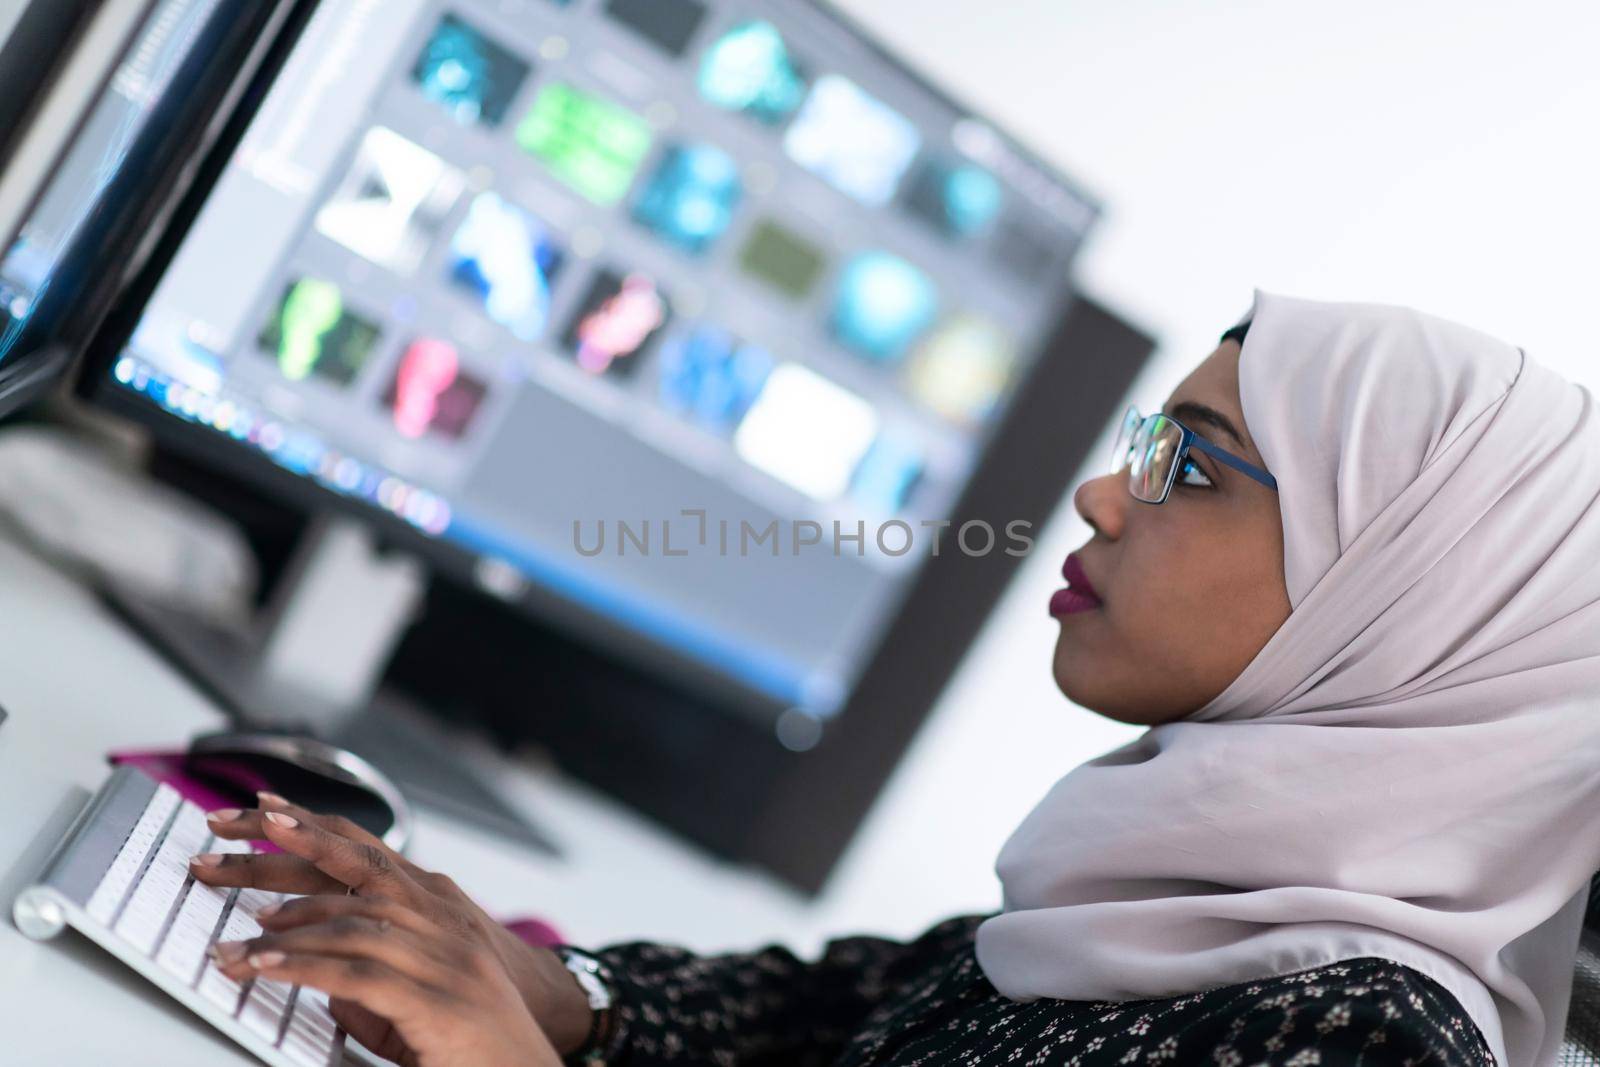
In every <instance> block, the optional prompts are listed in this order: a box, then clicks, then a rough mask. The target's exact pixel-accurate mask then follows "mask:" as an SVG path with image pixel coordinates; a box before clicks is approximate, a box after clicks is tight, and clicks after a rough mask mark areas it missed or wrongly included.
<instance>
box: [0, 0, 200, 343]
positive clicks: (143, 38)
mask: <svg viewBox="0 0 1600 1067" xmlns="http://www.w3.org/2000/svg"><path fill="white" fill-rule="evenodd" d="M219 2H220V0H162V2H161V3H159V4H157V5H155V6H154V7H153V8H152V9H151V11H150V13H149V15H148V16H146V18H145V20H144V22H143V24H142V25H141V26H140V27H139V29H138V31H137V34H136V36H135V38H134V40H133V42H132V45H131V46H130V47H129V48H128V50H127V54H126V56H125V58H123V60H122V62H121V63H119V64H118V66H117V68H116V70H115V71H113V72H112V75H111V78H110V81H109V83H108V84H107V85H106V88H105V92H104V93H103V94H102V95H101V97H100V99H99V100H98V101H96V103H95V105H94V106H93V107H92V108H91V109H90V111H89V113H88V115H87V116H85V118H84V121H83V125H82V127H81V128H80V129H79V131H78V132H77V134H76V136H75V137H74V139H73V141H72V143H71V145H70V146H69V147H68V149H67V152H66V156H65V157H64V158H63V159H62V160H61V162H60V164H59V165H58V166H57V167H56V168H55V169H54V172H53V174H52V177H51V179H50V181H49V183H48V184H47V185H46V186H45V188H44V190H43V192H42V193H41V195H40V197H39V202H38V203H37V204H36V205H34V207H33V209H32V210H31V211H30V212H29V214H28V216H27V218H25V219H24V220H23V223H22V226H21V228H20V229H19V230H18V232H17V234H16V237H15V239H14V240H13V241H12V244H11V246H10V247H9V248H7V249H6V251H5V255H4V257H3V258H0V358H4V357H6V356H9V355H11V354H12V348H13V347H14V342H16V341H17V340H19V339H20V338H21V336H22V331H23V328H24V327H25V326H26V325H27V323H28V320H29V317H30V315H31V314H32V312H33V310H34V308H35V306H36V304H37V301H38V299H39V297H40V296H41V295H42V294H43V291H44V289H45V286H46V285H48V284H49V283H50V282H51V280H52V278H53V276H54V274H55V272H56V268H57V266H59V265H60V263H61V262H62V259H63V256H64V255H65V254H66V252H67V250H68V248H69V246H70V245H71V243H72V239H73V237H74V236H76V235H77V233H78V232H79V230H80V228H81V227H82V226H83V224H84V222H85V220H86V219H88V217H89V215H90V213H91V212H92V211H93V210H94V209H95V207H96V206H97V205H99V204H100V202H101V198H102V194H103V193H104V192H105V191H106V190H107V189H108V188H110V187H111V185H112V184H113V183H115V182H116V181H117V180H118V177H119V171H120V169H121V166H122V162H123V160H124V159H125V157H126V155H127V152H128V149H129V146H130V145H131V144H132V143H133V142H134V139H135V138H136V137H138V136H139V133H140V132H141V131H142V130H143V129H145V125H146V123H147V122H149V121H150V117H151V114H152V112H153V110H154V109H155V106H156V104H157V102H159V101H160V100H161V98H162V94H163V93H165V92H166V90H167V88H168V86H169V85H170V84H171V82H172V78H173V76H174V75H175V74H177V72H178V69H179V67H180V66H181V64H182V62H183V60H184V59H185V58H186V57H187V56H188V54H189V49H190V46H191V44H192V42H193V41H194V39H195V37H196V36H197V35H198V34H199V33H200V31H201V30H202V29H203V28H204V27H205V24H206V20H207V19H209V18H210V17H211V16H212V15H213V14H214V13H215V12H216V9H217V5H218V3H219Z"/></svg>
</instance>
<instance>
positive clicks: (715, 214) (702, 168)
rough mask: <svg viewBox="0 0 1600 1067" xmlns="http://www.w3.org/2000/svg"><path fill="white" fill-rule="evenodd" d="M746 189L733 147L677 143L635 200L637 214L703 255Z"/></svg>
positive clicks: (664, 235)
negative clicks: (724, 147)
mask: <svg viewBox="0 0 1600 1067" xmlns="http://www.w3.org/2000/svg"><path fill="white" fill-rule="evenodd" d="M742 192H743V187H742V186H741V185H740V182H739V165H738V164H737V163H736V162H734V159H733V157H732V156H730V155H729V154H728V153H726V152H724V151H723V150H722V149H720V148H717V147H715V146H713V145H707V144H679V145H673V146H672V147H670V148H668V149H667V152H666V154H665V155H663V156H662V157H661V162H660V163H659V164H658V165H657V166H656V169H655V171H654V172H653V173H652V174H651V176H650V180H649V181H648V182H647V183H646V185H645V187H644V192H643V193H641V194H640V195H639V199H638V200H637V201H635V203H634V205H633V217H634V218H635V219H636V220H637V221H639V222H641V223H643V224H644V225H646V226H648V227H649V228H650V229H651V230H653V231H655V233H656V235H657V236H658V237H660V238H661V239H662V240H664V241H666V242H668V243H669V244H673V245H676V246H677V247H679V248H681V249H683V250H684V251H686V252H691V253H694V254H696V255H698V254H700V253H701V252H704V251H705V250H706V249H707V248H708V247H709V246H710V245H711V243H712V242H713V241H715V240H716V239H717V238H718V237H720V236H722V232H723V231H724V230H726V229H727V228H728V222H729V221H730V220H731V219H732V218H733V210H734V208H735V207H737V206H738V203H739V198H740V196H741V194H742Z"/></svg>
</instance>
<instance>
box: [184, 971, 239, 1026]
mask: <svg viewBox="0 0 1600 1067" xmlns="http://www.w3.org/2000/svg"><path fill="white" fill-rule="evenodd" d="M195 990H196V992H198V993H199V994H200V995H201V996H202V997H204V998H205V999H206V1000H208V1001H210V1002H211V1003H212V1004H214V1005H216V1006H217V1007H219V1008H221V1009H222V1010H223V1011H225V1012H227V1013H228V1014H229V1015H233V1014H235V1013H236V1012H238V1010H239V994H240V993H242V992H244V987H243V986H241V985H240V984H239V983H238V982H235V981H234V980H233V979H232V978H229V977H228V976H227V975H225V974H223V973H222V972H221V971H219V970H217V966H216V964H214V963H211V962H209V961H208V962H207V963H206V967H205V970H204V971H202V972H200V984H199V985H197V986H196V987H195Z"/></svg>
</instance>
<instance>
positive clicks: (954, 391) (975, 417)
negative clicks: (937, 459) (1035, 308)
mask: <svg viewBox="0 0 1600 1067" xmlns="http://www.w3.org/2000/svg"><path fill="white" fill-rule="evenodd" d="M1016 363H1017V351H1016V343H1015V342H1014V341H1013V340H1012V338H1011V337H1010V335H1008V334H1007V333H1006V332H1005V331H1004V330H1003V329H1001V328H1000V327H999V326H998V325H996V324H995V323H994V322H993V321H991V320H990V319H987V318H984V317H982V316H979V315H973V314H967V313H963V314H960V315H953V316H951V317H950V318H949V319H948V320H947V321H945V322H944V323H941V324H940V325H939V327H938V328H937V329H935V330H934V331H933V333H931V334H929V335H928V338H927V340H925V341H924V342H923V343H922V344H920V345H918V346H917V350H916V351H915V352H914V353H913V354H912V356H911V358H910V359H909V360H907V362H906V386H907V389H908V390H909V392H910V393H911V395H912V396H913V397H915V398H916V399H917V400H918V401H919V402H920V403H922V404H923V405H925V406H926V407H927V408H928V409H929V410H931V411H934V412H937V413H938V414H940V415H942V416H944V417H945V418H947V419H949V420H950V421H951V422H954V423H957V424H959V425H962V426H967V427H972V426H976V425H977V424H978V423H980V422H982V421H983V420H985V419H987V418H988V417H989V415H990V413H991V412H993V410H994V406H995V403H996V402H997V401H998V400H999V397H1000V394H1001V393H1002V392H1003V391H1004V390H1005V387H1006V384H1007V383H1008V382H1009V381H1010V380H1011V374H1012V371H1013V368H1014V367H1015V366H1016Z"/></svg>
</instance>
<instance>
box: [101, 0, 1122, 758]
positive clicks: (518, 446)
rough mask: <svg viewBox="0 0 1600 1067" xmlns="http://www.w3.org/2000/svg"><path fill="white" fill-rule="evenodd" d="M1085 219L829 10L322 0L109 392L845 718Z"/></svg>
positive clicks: (644, 641)
mask: <svg viewBox="0 0 1600 1067" xmlns="http://www.w3.org/2000/svg"><path fill="white" fill-rule="evenodd" d="M1097 214H1098V207H1097V206H1096V204H1095V203H1094V202H1093V201H1092V200H1091V199H1090V198H1088V197H1087V196H1085V195H1084V194H1083V193H1082V192H1081V191H1079V190H1078V189H1077V188H1076V187H1075V186H1074V185H1072V184H1071V183H1070V182H1068V181H1066V180H1065V179H1063V178H1062V177H1060V176H1059V175H1057V174H1055V173H1054V172H1053V171H1051V170H1050V169H1049V168H1048V167H1046V166H1044V165H1042V164H1041V163H1040V162H1039V161H1038V160H1036V159H1034V158H1032V157H1031V156H1029V155H1028V154H1027V153H1025V152H1024V151H1022V150H1021V149H1019V148H1018V147H1017V145H1016V144H1015V143H1014V142H1012V141H1011V140H1010V139H1008V138H1007V137H1006V136H1004V135H1003V134H1002V133H1000V132H999V131H997V130H996V129H995V128H994V127H993V126H992V125H990V124H989V123H986V122H985V121H984V120H982V119H981V118H978V117H975V116H973V115H971V114H969V113H967V112H965V111H963V110H962V109H961V108H960V107H959V106H958V105H956V104H954V103H952V102H951V101H950V100H948V99H947V98H945V97H944V96H943V95H942V94H940V93H939V92H937V91H936V90H934V89H933V88H931V87H930V86H928V85H927V84H926V83H924V82H923V81H922V80H920V79H919V78H918V77H916V76H915V75H914V74H912V73H911V72H910V71H909V70H907V69H906V68H905V67H904V66H903V65H901V64H899V63H897V62H895V61H893V60H892V59H891V58H889V57H888V56H886V55H885V54H884V53H883V52H882V51H881V50H879V49H878V48H877V47H875V46H874V45H873V44H872V43H870V42H869V41H867V40H866V39H864V38H863V37H862V36H861V35H860V34H859V33H857V32H856V31H854V30H853V29H852V28H851V27H850V26H849V25H848V24H847V23H845V22H844V21H843V20H842V19H841V18H839V17H838V16H837V15H835V14H834V13H832V12H831V11H830V10H829V9H827V8H825V7H822V6H819V5H817V4H813V3H809V2H803V0H770V2H767V3H751V2H749V0H742V2H737V3H735V2H727V3H722V2H717V0H565V2H563V0H452V2H448V3H445V2H438V0H381V2H378V0H324V2H323V3H322V4H321V5H320V6H319V7H318V9H317V11H316V13H315V14H314V15H313V17H312V19H311V21H310V22H309V23H308V25H307V26H306V28H305V31H304V33H303V35H302V36H301V38H300V40H299V42H298V43H297V44H296V46H295V50H294V52H293V53H292V54H291V55H290V56H289V58H288V61H287V62H286V64H285V65H284V67H283V69H282V71H281V73H280V74H279V75H278V77H277V79H276V81H275V82H274V84H273V86H272V89H271V92H270V93H269V94H268V95H267V96H266V98H265V100H264V102H263V104H262V106H261V107H260V109H259V111H258V112H257V113H256V114H255V116H254V118H253V119H252V121H251V125H250V126H249V128H248V129H247V130H246V131H245V133H244V135H243V138H242V139H241V140H240V142H239V144H238V145H237V147H236V149H235V150H234V152H233V155H232V157H231V159H230V160H229V161H228V162H227V164H226V166H225V168H224V169H223V170H222V172H221V174H220V177H219V179H218V181H217V183H216V185H215V187H214V188H213V189H212V191H211V193H210V195H209V198H208V199H207V201H206V202H205V204H204V205H203V206H202V207H201V208H200V210H199V212H198V214H197V215H196V216H195V218H194V221H193V224H192V226H191V228H190V229H189V231H188V232H187V234H186V235H185V236H184V238H183V240H182V242H181V244H179V245H178V246H177V248H176V251H175V254H174V255H173V257H172V259H171V262H170V264H169V265H168V267H167V269H166V271H165V273H164V275H163V276H162V277H161V278H160V280H159V282H158V284H157V285H156V286H155V288H154V290H153V293H152V295H151V298H150V300H149V302H148V304H147V305H146V306H145V309H144V312H143V314H142V317H141V318H140V319H139V321H138V323H137V326H136V327H135V329H134V330H133V333H132V336H131V338H130V340H129V341H128V343H127V344H126V346H125V348H123V349H122V350H121V351H120V353H119V354H118V355H117V356H116V358H115V359H113V360H112V361H111V362H110V364H109V369H108V371H107V373H108V375H109V377H108V379H107V380H106V383H105V388H107V389H109V390H112V391H114V392H116V393H118V394H119V395H121V396H122V397H123V398H124V399H126V400H131V401H133V402H136V403H138V404H139V405H141V410H145V411H147V412H148V413H149V414H150V416H151V417H152V418H157V419H159V420H164V421H165V422H166V423H167V424H169V425H170V426H177V425H179V421H180V420H181V423H182V424H186V433H187V436H188V437H189V438H190V439H191V441H193V440H194V439H197V438H204V441H205V443H206V444H207V447H210V448H212V449H215V450H231V451H233V452H250V453H254V454H256V455H257V456H259V457H260V458H261V459H262V460H266V461H270V462H271V463H272V464H275V465H276V466H277V467H278V468H281V469H282V470H286V471H288V472H291V473H292V474H294V475H297V476H299V478H300V481H299V483H297V484H303V485H305V486H308V487H314V488H315V489H316V491H317V492H318V493H323V494H325V493H332V494H337V495H339V496H341V497H344V498H346V499H347V500H349V501H354V502H359V503H360V504H361V505H362V506H365V507H367V508H370V509H372V513H373V514H374V515H377V514H379V513H386V514H387V516H389V517H390V519H391V520H393V521H399V522H402V523H405V524H407V525H408V526H409V527H411V528H412V529H413V530H414V531H416V532H417V533H418V534H419V535H420V536H421V537H422V538H424V539H426V543H428V544H431V545H433V546H436V547H437V548H438V550H439V558H440V559H441V560H442V561H454V563H455V564H457V565H459V566H461V567H464V568H468V573H470V574H471V575H472V576H473V577H474V579H475V580H476V581H477V582H478V583H479V584H480V585H481V586H482V587H483V588H484V589H485V590H486V591H487V592H490V593H492V594H494V595H497V596H500V597H503V598H507V599H511V600H515V601H516V602H518V603H520V604H522V605H525V606H526V607H527V608H528V609H530V610H532V611H535V612H537V613H539V614H540V615H542V616H543V617H546V618H549V619H551V620H554V621H557V622H560V623H562V624H563V625H570V626H572V627H575V628H577V629H579V630H580V631H582V632H583V633H585V634H586V635H590V636H592V638H593V639H594V640H595V641H597V642H601V643H603V644H604V645H605V646H606V647H608V648H611V649H614V650H615V651H617V652H618V653H619V654H621V655H625V656H629V657H634V658H636V659H639V660H641V661H646V662H649V663H651V664H654V665H657V666H660V667H664V668H668V669H671V670H672V671H673V672H674V676H675V677H677V678H679V679H681V680H688V681H690V682H692V683H694V684H696V685H702V686H706V687H711V688H714V689H716V690H717V691H718V692H719V693H721V694H724V695H726V694H729V693H733V694H737V695H738V696H740V697H741V698H742V701H743V703H744V704H746V705H747V706H749V707H751V708H758V709H762V710H764V711H778V712H783V711H789V712H791V713H798V714H802V715H805V716H809V717H813V718H815V719H819V720H825V719H826V718H827V716H829V715H831V714H833V713H834V712H835V711H837V710H838V709H839V708H840V707H841V706H842V704H843V703H844V702H845V700H846V698H847V697H848V695H849V693H850V691H851V688H852V686H853V684H854V682H855V680H856V678H857V677H858V675H859V673H860V671H861V670H862V668H863V667H864V665H865V664H866V662H867V660H868V658H869V657H870V656H871V654H872V653H873V651H874V648H875V646H876V642H877V640H878V639H879V637H880V636H881V635H882V633H883V632H884V631H885V629H886V627H887V625H888V623H889V622H890V621H891V620H892V619H893V618H894V616H895V613H896V612H897V610H898V608H899V606H900V604H901V603H902V600H903V598H904V596H905V594H906V592H907V591H908V589H909V588H910V587H911V586H912V584H913V583H914V582H915V580H916V577H917V574H918V572H919V569H920V568H921V566H922V565H923V563H924V562H925V560H926V559H927V558H928V557H929V555H930V553H932V552H935V551H941V550H943V551H950V552H954V551H956V550H957V549H956V547H955V545H954V540H953V532H952V531H950V530H949V529H948V528H947V526H946V524H948V522H949V518H950V516H951V514H952V511H953V508H954V506H955V504H956V501H957V499H958V498H959V496H960V495H961V493H962V491H963V489H964V487H965V485H966V481H967V479H968V477H969V475H970V473H971V472H972V471H973V470H974V468H975V466H976V463H977V460H978V457H979V456H980V455H981V454H982V451H983V449H984V447H985V443H986V441H987V440H988V438H989V436H990V433H991V431H992V429H993V428H994V427H995V426H996V425H997V424H998V423H999V422H1000V421H1001V420H1002V419H1003V418H1004V417H1005V412H1006V408H1007V402H1008V397H1009V396H1010V395H1011V394H1012V392H1013V391H1014V390H1015V389H1016V388H1017V386H1018V383H1020V382H1022V381H1023V380H1024V378H1025V375H1026V373H1027V371H1028V368H1029V364H1030V361H1032V360H1033V358H1034V357H1035V355H1036V354H1037V352H1038V351H1039V349H1040V347H1041V346H1042V344H1043V342H1044V340H1045V339H1046V337H1047V334H1048V332H1049V331H1050V329H1051V328H1052V326H1054V325H1055V324H1056V322H1057V321H1058V318H1059V316H1060V313H1061V311H1062V309H1063V307H1064V305H1065V302H1066V300H1067V299H1068V298H1069V292H1068V290H1069V285H1068V282H1067V272H1068V268H1069V264H1070V262H1071V259H1072V257H1073V254H1074V252H1075V250H1076V248H1077V247H1078V245H1079V243H1080V242H1081V240H1082V239H1083V237H1084V235H1085V233H1086V232H1087V230H1088V229H1089V227H1090V226H1091V224H1092V223H1093V221H1094V219H1095V217H1096V215H1097ZM263 469H265V468H263ZM280 480H281V479H280ZM997 533H998V534H999V536H1000V538H1001V544H1000V545H999V546H996V547H994V548H993V550H996V551H998V550H1002V549H1003V548H1004V547H1005V544H1004V538H1005V537H1006V534H1005V532H1004V531H997ZM966 547H972V548H979V547H982V546H981V545H973V546H963V549H965V548H966ZM780 736H781V734H780Z"/></svg>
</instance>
